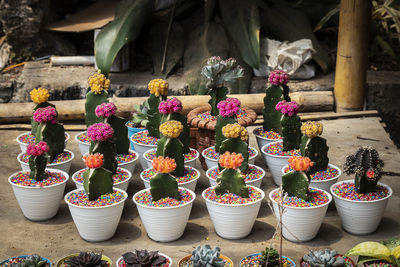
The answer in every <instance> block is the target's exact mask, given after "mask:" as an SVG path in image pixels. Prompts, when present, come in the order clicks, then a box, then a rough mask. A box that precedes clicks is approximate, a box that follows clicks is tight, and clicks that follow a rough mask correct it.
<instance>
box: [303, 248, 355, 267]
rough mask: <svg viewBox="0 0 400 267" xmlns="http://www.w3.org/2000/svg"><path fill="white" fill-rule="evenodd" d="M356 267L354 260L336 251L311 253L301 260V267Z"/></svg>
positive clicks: (322, 250)
mask: <svg viewBox="0 0 400 267" xmlns="http://www.w3.org/2000/svg"><path fill="white" fill-rule="evenodd" d="M345 266H347V267H355V266H356V264H354V262H353V260H352V259H350V258H349V257H346V256H343V255H341V254H338V253H337V252H336V250H334V249H328V248H326V249H319V250H314V251H310V252H309V253H308V254H305V255H304V256H303V257H302V258H301V259H300V267H345Z"/></svg>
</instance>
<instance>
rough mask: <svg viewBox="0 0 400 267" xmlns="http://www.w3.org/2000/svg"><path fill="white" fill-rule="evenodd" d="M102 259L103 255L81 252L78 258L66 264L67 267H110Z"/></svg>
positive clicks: (69, 260) (71, 259)
mask: <svg viewBox="0 0 400 267" xmlns="http://www.w3.org/2000/svg"><path fill="white" fill-rule="evenodd" d="M101 258H102V255H101V253H100V254H97V253H94V252H80V253H79V255H78V256H73V257H71V258H69V259H67V260H66V261H65V262H64V264H65V266H66V267H83V266H85V267H87V266H89V267H109V263H108V262H107V261H105V260H102V259H101Z"/></svg>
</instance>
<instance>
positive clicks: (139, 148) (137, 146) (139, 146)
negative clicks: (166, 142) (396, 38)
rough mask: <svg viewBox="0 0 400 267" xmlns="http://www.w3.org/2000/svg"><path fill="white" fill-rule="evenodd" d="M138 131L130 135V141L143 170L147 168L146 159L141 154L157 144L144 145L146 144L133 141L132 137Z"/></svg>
mask: <svg viewBox="0 0 400 267" xmlns="http://www.w3.org/2000/svg"><path fill="white" fill-rule="evenodd" d="M139 133H141V132H139ZM139 133H135V134H133V135H132V136H131V143H132V144H133V147H134V148H135V151H136V152H137V153H138V154H139V162H140V165H141V166H142V169H143V170H145V169H147V161H146V159H145V158H144V156H143V154H144V153H145V152H146V151H148V150H150V149H152V148H156V147H157V145H146V144H140V143H138V142H136V141H133V138H134V137H135V136H136V135H137V134H139Z"/></svg>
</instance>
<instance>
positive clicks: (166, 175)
mask: <svg viewBox="0 0 400 267" xmlns="http://www.w3.org/2000/svg"><path fill="white" fill-rule="evenodd" d="M175 167H176V164H175V160H174V159H170V158H168V157H166V158H164V157H161V156H160V157H157V158H155V159H154V160H153V168H154V169H155V170H156V171H157V173H156V174H155V175H154V176H153V177H152V178H151V179H150V193H151V197H152V200H153V201H158V200H160V199H162V198H167V197H170V198H174V199H179V191H178V182H177V181H176V179H175V177H173V176H172V175H171V174H170V172H172V171H174V169H175Z"/></svg>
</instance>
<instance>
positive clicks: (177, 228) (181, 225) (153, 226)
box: [133, 189, 196, 242]
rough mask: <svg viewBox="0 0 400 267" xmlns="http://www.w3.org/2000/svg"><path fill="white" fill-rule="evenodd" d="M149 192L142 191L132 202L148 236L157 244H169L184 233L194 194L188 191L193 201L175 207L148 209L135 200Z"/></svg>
mask: <svg viewBox="0 0 400 267" xmlns="http://www.w3.org/2000/svg"><path fill="white" fill-rule="evenodd" d="M149 190H150V189H143V190H141V191H139V192H137V193H136V194H135V195H134V196H133V202H134V203H135V204H136V207H137V209H138V212H139V216H140V219H141V220H142V223H143V225H144V228H145V229H146V232H147V234H148V236H149V237H150V238H151V239H153V240H154V241H158V242H170V241H174V240H177V239H179V238H180V237H181V236H182V235H183V232H184V231H185V228H186V224H187V221H188V219H189V215H190V211H191V210H192V205H193V201H194V200H195V198H196V194H195V193H194V192H193V191H191V190H188V191H189V192H190V194H192V196H193V199H192V200H191V201H189V202H187V203H185V204H182V205H179V206H175V207H149V206H145V205H143V204H140V203H138V202H137V201H136V200H135V199H136V196H137V195H139V194H142V193H143V192H145V191H149Z"/></svg>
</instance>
